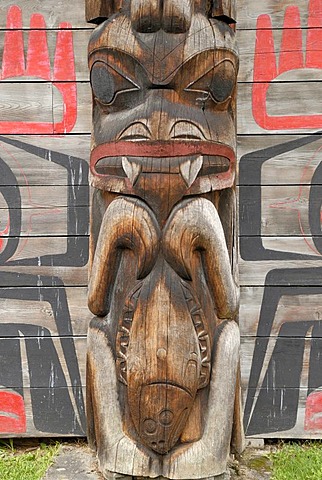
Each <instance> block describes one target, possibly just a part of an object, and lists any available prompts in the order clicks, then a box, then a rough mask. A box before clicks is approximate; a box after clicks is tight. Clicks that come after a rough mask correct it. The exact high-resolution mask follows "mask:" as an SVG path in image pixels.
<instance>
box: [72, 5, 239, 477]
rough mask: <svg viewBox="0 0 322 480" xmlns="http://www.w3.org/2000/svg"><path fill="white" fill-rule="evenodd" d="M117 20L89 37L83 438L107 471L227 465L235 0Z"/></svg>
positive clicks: (231, 396)
mask: <svg viewBox="0 0 322 480" xmlns="http://www.w3.org/2000/svg"><path fill="white" fill-rule="evenodd" d="M103 5H109V7H110V8H111V9H112V10H113V8H114V7H115V6H116V5H115V3H114V4H113V2H112V3H109V4H103V3H101V2H95V5H94V2H91V1H89V2H88V8H89V10H91V12H88V13H90V15H89V18H91V17H95V15H99V16H100V15H101V14H102V12H101V11H100V8H101V7H102V6H103ZM210 6H211V9H210V10H209V7H210ZM94 7H95V8H96V13H95V11H94ZM109 14H110V12H106V15H109ZM212 17H216V18H215V19H212ZM112 18H113V19H111V21H107V22H105V23H104V24H103V25H101V26H100V27H98V29H97V30H96V31H94V33H93V35H92V36H91V38H90V42H89V67H90V79H91V87H92V93H93V117H92V118H93V127H92V151H91V159H90V171H91V175H90V180H91V185H92V186H93V187H94V195H93V201H92V218H91V238H90V268H89V270H90V275H89V308H90V310H91V311H92V312H93V314H94V315H96V318H94V319H93V320H92V322H91V323H90V327H89V333H88V339H89V346H88V369H87V402H88V405H87V418H88V436H89V441H90V443H91V444H92V445H93V447H95V448H97V451H98V457H99V460H100V467H101V470H102V472H103V474H104V476H105V478H109V477H110V476H111V475H115V474H121V475H131V476H134V477H142V476H145V477H158V476H162V477H165V478H168V479H187V478H190V477H191V476H193V477H194V478H200V479H204V478H208V477H216V476H221V475H222V474H223V473H224V472H225V471H226V468H227V457H228V452H229V447H230V443H231V441H233V443H234V449H235V450H236V451H239V452H240V451H242V449H243V426H242V414H241V411H240V410H241V402H240V392H239V389H240V382H239V373H238V370H239V328H238V324H237V317H238V298H239V293H238V286H237V282H236V280H237V255H236V251H237V249H236V238H235V233H236V228H235V222H236V217H235V213H236V197H235V173H236V151H235V150H236V131H235V113H236V112H235V104H236V85H237V71H238V53H237V50H236V45H235V33H234V29H233V28H232V25H231V24H232V23H233V22H234V21H235V2H231V1H230V0H229V1H221V0H218V1H217V0H216V1H214V2H212V3H211V5H209V2H204V1H201V2H199V1H192V0H184V1H182V0H180V1H178V0H165V1H163V2H161V1H159V0H154V1H152V2H145V1H142V0H132V1H131V2H128V3H123V8H122V10H120V11H118V12H117V8H115V14H114V15H113V17H112ZM101 20H102V18H98V19H96V21H97V22H100V21H101ZM214 37H215V38H216V46H214V43H213V38H214ZM134 72H135V75H134ZM79 85H80V84H79ZM84 85H85V84H82V87H83V86H84ZM78 92H80V89H79V90H78ZM84 92H85V90H84ZM84 98H85V97H84ZM82 120H83V117H81V116H80V115H79V116H78V122H81V121H82ZM79 125H82V124H81V123H78V124H76V126H75V130H74V131H78V130H77V129H78V128H80V127H79ZM106 371H109V372H111V375H110V376H109V377H106ZM223 372H225V378H223ZM111 418H112V419H113V420H112V421H110V420H109V421H108V420H107V419H111ZM232 436H233V440H232ZM174 452H175V454H174ZM129 456H130V457H131V459H132V460H131V463H130V464H129V462H128V461H127V459H128V458H129ZM200 458H202V462H201V461H200Z"/></svg>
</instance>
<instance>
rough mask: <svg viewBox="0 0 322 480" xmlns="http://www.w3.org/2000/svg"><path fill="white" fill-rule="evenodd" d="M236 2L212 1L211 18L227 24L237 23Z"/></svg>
mask: <svg viewBox="0 0 322 480" xmlns="http://www.w3.org/2000/svg"><path fill="white" fill-rule="evenodd" d="M236 3H237V2H236V0H212V11H211V16H212V17H214V18H218V19H219V20H222V21H224V22H226V23H236V21H237V18H236V17H237V15H236V14H237V12H236Z"/></svg>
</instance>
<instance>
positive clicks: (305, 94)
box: [237, 82, 322, 135]
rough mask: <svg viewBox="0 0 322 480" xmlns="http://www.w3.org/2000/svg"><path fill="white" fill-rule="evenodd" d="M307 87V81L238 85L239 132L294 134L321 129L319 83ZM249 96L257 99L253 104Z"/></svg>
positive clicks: (321, 108)
mask: <svg viewBox="0 0 322 480" xmlns="http://www.w3.org/2000/svg"><path fill="white" fill-rule="evenodd" d="M254 85H255V86H254ZM307 85H308V84H307V83H306V82H295V83H294V82H293V83H288V82H285V83H283V82H272V83H271V84H269V83H266V84H265V83H257V84H253V85H252V84H248V83H242V84H240V85H239V90H238V119H237V123H238V133H239V134H243V135H252V134H259V133H267V131H269V132H271V133H276V132H280V133H293V134H294V133H305V132H307V133H313V132H316V131H318V130H319V129H321V127H322V107H321V105H320V102H319V96H320V94H321V93H322V92H321V83H320V82H310V83H309V85H310V88H308V87H307ZM255 88H257V90H256V91H255V90H254V89H255ZM252 94H254V98H256V99H257V100H256V105H255V104H254V105H253V104H252ZM255 112H256V113H255ZM254 115H255V116H256V120H255V118H254Z"/></svg>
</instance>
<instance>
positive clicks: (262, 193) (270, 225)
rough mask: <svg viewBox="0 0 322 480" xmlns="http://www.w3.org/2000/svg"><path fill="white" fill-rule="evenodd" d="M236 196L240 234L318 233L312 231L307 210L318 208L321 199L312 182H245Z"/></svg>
mask: <svg viewBox="0 0 322 480" xmlns="http://www.w3.org/2000/svg"><path fill="white" fill-rule="evenodd" d="M319 188H320V187H319ZM258 193H259V195H258ZM239 196H240V200H239V201H240V215H241V216H240V223H241V232H240V233H241V235H242V236H251V235H262V236H263V237H265V236H283V235H285V236H301V237H303V239H304V241H305V238H306V237H311V236H312V233H314V234H317V235H321V231H314V232H312V228H314V227H313V220H312V218H310V217H309V215H310V211H311V210H313V209H319V208H320V203H321V202H320V199H319V197H318V195H317V196H316V197H315V196H314V197H313V196H312V186H311V185H285V186H270V187H269V186H263V187H261V188H260V189H258V188H257V187H254V186H245V187H239ZM258 214H259V215H260V218H261V220H260V224H259V225H258V224H257V217H258ZM252 216H253V217H252ZM315 253H317V252H316V248H315ZM318 254H319V253H318Z"/></svg>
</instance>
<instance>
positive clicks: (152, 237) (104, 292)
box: [88, 197, 160, 316]
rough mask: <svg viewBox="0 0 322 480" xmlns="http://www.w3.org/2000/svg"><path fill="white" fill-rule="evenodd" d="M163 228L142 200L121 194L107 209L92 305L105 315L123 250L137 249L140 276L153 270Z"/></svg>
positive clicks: (94, 268)
mask: <svg viewBox="0 0 322 480" xmlns="http://www.w3.org/2000/svg"><path fill="white" fill-rule="evenodd" d="M159 237H160V230H159V226H158V223H157V221H156V219H155V217H154V214H153V212H152V210H151V209H150V208H149V207H148V206H147V205H146V204H145V203H144V202H142V201H141V200H138V199H132V198H124V197H119V198H117V199H116V200H114V202H112V203H111V204H110V206H109V207H108V208H107V210H106V212H105V215H104V218H103V221H102V225H101V229H100V234H99V238H98V242H97V247H96V251H95V255H94V261H93V266H92V270H91V274H90V280H89V293H88V306H89V309H90V310H91V312H92V313H93V314H94V315H98V316H105V315H107V314H108V312H109V309H110V298H111V294H112V290H113V287H114V284H115V278H116V276H117V271H118V266H119V262H120V258H119V253H120V251H121V250H123V249H130V250H134V251H136V255H137V262H138V274H137V277H138V278H144V277H145V276H146V275H148V273H149V272H150V271H151V269H152V267H153V265H154V263H155V260H156V257H157V253H158V240H159Z"/></svg>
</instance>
